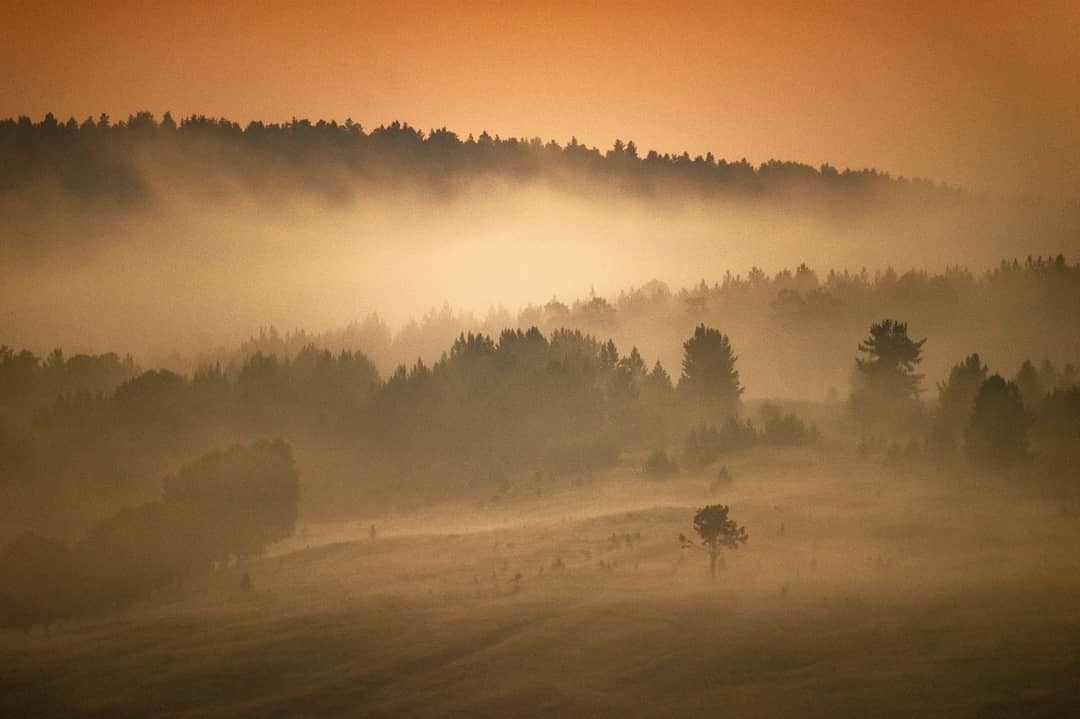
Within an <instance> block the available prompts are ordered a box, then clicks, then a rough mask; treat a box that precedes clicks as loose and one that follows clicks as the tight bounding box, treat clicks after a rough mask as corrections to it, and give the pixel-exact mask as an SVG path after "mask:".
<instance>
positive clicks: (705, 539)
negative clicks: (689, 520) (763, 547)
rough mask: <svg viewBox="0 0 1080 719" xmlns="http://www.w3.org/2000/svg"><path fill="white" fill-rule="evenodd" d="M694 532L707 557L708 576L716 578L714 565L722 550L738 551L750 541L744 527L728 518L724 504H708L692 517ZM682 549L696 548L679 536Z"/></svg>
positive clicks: (682, 536) (684, 536)
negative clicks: (699, 539)
mask: <svg viewBox="0 0 1080 719" xmlns="http://www.w3.org/2000/svg"><path fill="white" fill-rule="evenodd" d="M694 531H695V532H697V535H698V537H700V538H701V547H702V548H704V551H706V552H707V553H708V555H709V576H711V577H715V576H716V564H717V560H718V559H719V558H720V550H722V549H738V548H739V545H740V544H746V542H747V541H748V540H749V539H750V537H749V535H748V534H747V533H746V528H745V527H740V526H739V525H738V524H736V523H735V520H733V519H731V518H730V517H728V506H727V505H726V504H710V505H708V506H706V507H702V508H701V509H699V510H698V512H697V514H695V515H694ZM679 542H680V543H681V544H682V546H683V548H688V547H697V545H696V544H694V543H693V542H691V541H690V540H689V539H688V538H687V537H686V535H683V534H680V535H679Z"/></svg>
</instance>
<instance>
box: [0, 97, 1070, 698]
mask: <svg viewBox="0 0 1080 719" xmlns="http://www.w3.org/2000/svg"><path fill="white" fill-rule="evenodd" d="M0 157H2V158H3V159H4V160H5V162H4V164H3V165H2V166H0V216H2V218H3V222H4V224H5V226H6V229H5V230H3V236H2V240H0V241H2V245H0V285H2V287H0V320H2V321H0V715H2V716H11V717H51V716H56V717H61V716H62V717H82V716H87V717H148V716H175V717H180V716H184V717H187V716H206V717H235V716H250V717H271V716H281V717H297V716H342V715H349V716H364V717H403V716H406V717H419V716H440V717H441V716H461V717H506V716H605V717H607V716H611V717H631V716H656V717H659V716H688V715H697V714H703V713H707V712H715V713H719V712H726V713H728V714H731V715H734V716H769V717H773V716H795V715H798V716H822V717H835V716H853V717H854V716H867V715H870V716H895V717H912V716H942V717H956V716H971V717H1012V716H1024V717H1041V716H1045V717H1057V716H1072V715H1076V713H1077V712H1078V711H1080V680H1078V678H1080V601H1078V599H1080V553H1078V552H1077V548H1078V547H1080V483H1078V477H1080V473H1078V466H1080V264H1077V262H1076V261H1075V251H1076V245H1075V241H1076V237H1077V235H1076V228H1077V227H1080V222H1078V218H1080V213H1078V212H1077V211H1076V207H1075V206H1074V205H1055V204H1053V203H1049V202H1047V203H1043V202H1036V201H1034V200H1032V201H1019V200H1016V201H1014V200H1009V201H1001V202H996V201H994V200H992V199H988V198H986V197H980V196H975V195H971V194H968V193H966V192H964V191H962V190H959V189H957V188H952V187H947V186H944V185H938V184H935V183H932V182H928V181H923V180H908V179H903V178H894V177H891V176H889V175H887V174H885V173H879V172H876V171H869V170H861V171H851V170H837V169H836V168H833V167H831V166H829V165H823V166H820V167H811V166H809V165H802V164H798V163H783V162H768V163H763V164H761V165H759V166H754V165H751V164H749V163H748V162H746V161H745V160H741V161H737V162H727V161H725V160H722V159H717V158H715V157H713V156H712V155H711V154H710V155H708V156H706V157H701V156H698V157H695V158H691V157H690V155H689V154H688V153H684V154H683V155H678V154H675V155H671V154H665V155H659V154H657V153H656V152H650V153H647V154H646V153H639V152H638V150H637V148H636V146H634V144H633V143H632V142H630V143H623V142H621V141H618V142H616V143H615V145H614V146H613V148H612V149H611V150H610V151H605V152H602V151H600V150H597V149H595V148H589V147H586V146H585V145H583V144H580V143H579V142H578V141H577V140H576V139H574V140H572V141H571V142H570V143H568V144H566V145H559V144H557V143H554V142H549V143H544V142H541V141H540V140H526V139H522V140H518V139H502V138H499V137H498V136H496V137H491V136H489V135H488V134H487V133H484V134H482V135H480V136H479V137H478V138H473V137H472V136H469V137H468V139H462V138H460V137H458V136H457V135H456V134H455V133H453V132H450V131H448V130H446V129H445V128H444V129H442V130H432V131H431V132H428V133H425V132H423V131H421V130H417V129H415V128H412V127H410V126H409V125H407V124H405V125H403V124H400V123H393V124H391V125H386V126H381V127H378V128H376V129H374V130H371V131H365V130H364V129H363V128H361V127H360V126H359V125H358V124H355V123H353V122H352V121H351V120H350V121H348V122H347V123H345V124H340V125H339V124H338V123H336V122H335V123H327V122H321V121H320V122H318V123H311V122H308V121H306V120H295V119H294V120H293V121H292V122H290V123H283V124H263V123H257V122H253V123H251V124H249V125H247V126H246V127H243V128H242V127H241V126H240V125H238V124H236V123H233V122H230V121H227V120H223V119H222V120H216V119H208V118H205V117H201V116H199V117H197V116H192V117H190V118H186V119H184V120H181V121H180V122H179V123H178V122H176V121H174V120H173V118H172V117H171V116H169V115H166V116H165V117H164V118H163V119H161V120H157V119H156V118H155V117H154V116H152V115H150V114H149V113H139V114H137V115H133V116H131V117H129V118H128V119H127V120H126V121H121V122H118V123H114V122H112V121H111V120H110V119H109V118H108V117H107V116H101V117H99V118H97V119H88V120H86V121H85V122H76V121H75V120H71V121H69V122H67V123H64V122H59V121H57V120H56V119H55V118H54V117H53V116H52V115H49V116H47V117H46V119H45V120H43V121H41V122H37V123H35V122H32V121H30V120H29V119H28V118H20V119H18V120H6V121H0Z"/></svg>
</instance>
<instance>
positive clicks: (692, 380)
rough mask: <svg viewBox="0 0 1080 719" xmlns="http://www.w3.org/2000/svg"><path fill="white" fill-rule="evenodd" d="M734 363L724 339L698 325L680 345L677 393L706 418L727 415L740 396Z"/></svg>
mask: <svg viewBox="0 0 1080 719" xmlns="http://www.w3.org/2000/svg"><path fill="white" fill-rule="evenodd" d="M737 359H738V357H736V356H735V352H734V350H733V349H732V347H731V340H730V339H729V338H728V336H727V335H725V334H721V333H720V331H719V330H716V329H713V328H712V327H706V326H705V325H704V324H700V325H698V326H697V327H696V328H694V334H693V336H692V337H691V338H690V339H688V340H686V342H684V343H683V371H682V377H680V378H679V390H680V391H681V392H685V393H686V394H687V395H688V396H690V397H692V398H694V399H695V400H696V401H697V402H698V403H700V405H701V406H702V408H704V409H705V410H706V412H707V414H713V413H715V412H716V411H722V412H730V411H731V410H733V409H734V408H735V406H736V405H737V404H738V402H739V397H740V395H742V393H743V388H742V386H741V385H740V384H739V371H738V370H737V369H735V361H736V360H737Z"/></svg>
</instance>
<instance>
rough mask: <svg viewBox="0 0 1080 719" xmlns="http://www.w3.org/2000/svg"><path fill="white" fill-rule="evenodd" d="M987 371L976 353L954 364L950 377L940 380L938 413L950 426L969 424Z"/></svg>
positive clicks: (958, 426) (960, 426)
mask: <svg viewBox="0 0 1080 719" xmlns="http://www.w3.org/2000/svg"><path fill="white" fill-rule="evenodd" d="M987 372H988V370H987V368H986V365H984V364H983V363H982V360H981V359H979V355H978V353H975V354H971V355H968V356H967V357H966V358H964V361H963V362H961V363H960V364H956V365H953V367H952V369H950V370H949V378H948V379H947V380H945V381H944V382H938V386H937V388H938V414H939V417H940V418H941V420H942V421H943V422H944V423H945V424H946V425H947V426H948V427H949V428H962V427H963V426H964V425H966V424H967V421H968V418H969V417H970V415H971V408H972V407H973V406H974V405H975V397H977V396H978V394H979V388H980V387H982V384H983V382H985V381H986V376H987Z"/></svg>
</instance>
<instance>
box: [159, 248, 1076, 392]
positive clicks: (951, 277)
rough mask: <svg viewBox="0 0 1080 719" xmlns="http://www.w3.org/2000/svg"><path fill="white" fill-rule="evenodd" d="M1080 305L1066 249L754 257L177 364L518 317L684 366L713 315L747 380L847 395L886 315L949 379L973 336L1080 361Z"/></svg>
mask: <svg viewBox="0 0 1080 719" xmlns="http://www.w3.org/2000/svg"><path fill="white" fill-rule="evenodd" d="M1076 307H1080V265H1078V264H1075V263H1071V262H1068V261H1066V259H1065V258H1064V257H1063V256H1060V255H1059V256H1055V257H1049V258H1046V257H1028V258H1026V259H1024V260H1017V259H1013V260H1008V261H1004V260H1003V261H1001V262H1000V264H999V265H997V266H996V267H993V268H991V269H989V270H987V271H984V272H979V273H976V272H972V271H970V270H967V269H965V268H962V267H949V268H946V269H944V270H943V271H941V272H937V273H932V272H928V271H925V270H909V271H906V272H898V271H896V270H894V269H892V268H886V269H884V270H881V271H876V272H869V271H867V270H860V271H855V272H852V271H848V270H832V271H829V272H828V273H825V274H824V275H819V273H818V272H816V271H815V270H813V269H812V268H810V267H808V266H807V265H805V264H802V265H799V266H798V267H796V268H795V269H794V270H781V271H778V272H775V273H771V274H767V273H766V272H764V271H763V270H762V269H760V268H757V267H755V268H752V269H751V270H750V271H749V272H748V273H745V274H727V275H725V276H724V278H723V279H722V280H720V281H718V282H714V283H711V284H707V283H705V282H702V283H700V284H698V285H696V286H693V287H688V288H684V289H680V290H672V289H671V288H669V287H668V286H667V285H666V284H664V283H662V282H657V281H653V282H649V283H647V284H645V285H642V286H641V287H638V288H635V289H632V290H627V291H623V292H620V293H619V294H618V295H617V296H615V297H611V298H605V297H602V296H599V295H595V294H592V295H589V296H587V297H584V298H581V299H578V300H574V301H565V302H564V301H560V300H559V299H555V298H553V299H552V300H550V301H549V302H547V303H544V304H542V305H530V306H527V307H525V308H523V309H522V310H520V311H519V312H517V313H513V314H512V313H510V312H508V311H506V310H501V309H500V310H494V311H492V312H490V313H489V314H488V315H487V316H486V317H476V316H473V315H471V314H468V313H456V312H454V311H452V310H451V309H450V308H449V307H446V306H444V307H442V308H439V309H436V310H433V311H431V312H429V313H428V314H426V315H424V316H423V317H420V318H418V319H416V320H414V321H410V322H408V323H406V324H405V325H404V326H403V327H401V328H400V329H399V330H398V331H396V332H394V331H392V330H391V328H390V327H389V326H388V325H387V324H386V323H385V322H384V321H383V320H381V319H380V318H379V317H378V316H375V315H371V316H368V317H366V318H364V319H363V320H361V321H358V322H355V323H353V324H350V325H348V326H346V327H343V328H341V329H338V330H334V331H330V332H325V333H319V334H314V333H309V332H304V331H303V330H299V331H296V332H293V333H282V332H279V331H278V330H276V329H274V328H272V327H271V328H267V329H265V330H263V331H261V332H260V333H259V334H257V335H255V336H253V337H251V338H250V339H249V340H248V341H246V342H244V343H243V344H242V345H241V346H240V347H239V348H238V349H235V350H232V351H227V352H226V351H221V352H213V353H207V354H204V355H202V356H200V357H197V358H194V359H193V360H192V361H190V362H187V363H184V364H182V365H178V366H177V367H175V368H174V369H177V370H179V371H184V372H191V371H193V370H194V369H195V368H196V367H198V366H202V365H207V364H214V363H220V364H221V365H222V366H223V367H225V368H226V369H230V368H231V371H235V369H236V367H238V366H239V364H240V363H242V362H243V361H244V360H246V359H247V358H248V357H250V356H251V355H253V354H254V353H256V352H262V353H263V354H267V355H271V354H272V355H277V356H278V357H291V356H294V355H296V354H297V353H298V352H299V351H300V350H301V349H303V348H304V347H306V346H308V345H311V344H314V345H316V346H318V347H324V348H327V349H330V350H332V351H335V352H337V351H341V350H362V351H363V352H364V354H365V355H366V356H367V357H369V358H370V359H371V361H372V362H373V363H375V365H376V366H377V367H378V368H379V370H380V372H382V373H383V374H384V375H387V374H390V373H391V372H393V371H394V369H395V368H396V367H397V365H399V364H401V363H403V362H404V363H412V362H415V360H416V358H417V357H423V358H424V359H425V361H427V362H429V363H431V362H434V361H435V360H437V359H438V358H439V356H440V354H441V353H442V352H443V351H444V349H445V348H446V347H447V346H448V345H449V344H450V343H451V342H453V341H454V339H455V338H456V337H457V336H458V334H459V333H460V332H462V331H466V332H468V331H471V332H473V333H480V334H488V335H492V336H497V335H498V333H499V332H501V330H502V329H503V328H505V327H520V328H523V329H524V328H528V327H532V326H535V327H538V328H539V329H540V330H541V331H543V332H545V333H550V332H553V331H555V330H557V329H559V328H561V327H575V328H579V329H581V330H582V331H583V332H586V333H588V334H592V335H594V336H599V337H610V338H611V339H613V340H614V341H615V343H616V344H618V345H620V346H632V345H636V346H637V347H638V349H639V351H640V352H642V353H644V354H647V355H650V356H651V357H655V358H658V359H660V360H661V361H662V362H663V363H664V365H665V366H669V367H673V366H678V365H677V363H678V362H680V361H681V355H680V353H679V350H680V348H681V346H682V343H683V341H684V340H685V339H686V337H687V336H688V335H689V334H691V333H692V332H693V331H694V328H695V327H696V326H698V325H700V324H705V325H707V326H712V327H723V328H724V332H725V333H727V334H728V335H729V336H731V337H736V338H738V344H739V355H740V357H741V358H742V364H741V372H742V379H743V380H744V381H747V382H749V383H750V384H752V385H753V386H754V387H755V389H756V390H757V392H758V393H759V394H762V393H764V394H768V395H772V396H784V397H795V398H801V399H809V398H816V399H820V398H821V397H823V396H824V393H825V390H826V389H827V388H830V387H832V388H835V389H836V390H837V392H838V393H839V392H840V391H841V390H843V389H844V388H846V387H848V386H849V384H850V382H851V380H852V375H851V370H850V353H851V344H850V342H851V338H852V337H854V336H859V335H861V334H862V333H863V332H864V331H865V330H866V328H867V327H868V326H869V325H870V324H871V323H873V322H876V321H878V320H880V319H881V318H882V317H902V318H904V321H905V322H907V323H909V324H911V325H912V326H917V327H919V328H921V332H922V333H923V335H924V336H925V335H932V336H933V338H934V341H933V342H932V343H931V344H930V346H928V348H927V353H926V357H925V361H924V363H923V365H922V371H923V372H924V373H925V374H927V375H928V376H929V377H930V378H932V379H933V380H937V379H942V378H944V377H945V376H946V375H947V373H948V371H949V367H950V366H951V363H952V361H954V358H955V357H956V356H963V355H966V354H968V353H970V348H971V347H980V348H982V350H983V352H984V355H985V356H989V357H993V358H994V359H995V361H997V362H998V363H999V364H1001V365H1004V366H1010V365H1019V364H1020V363H1021V362H1023V360H1024V359H1025V358H1027V357H1031V356H1034V357H1039V358H1044V357H1045V358H1050V359H1053V360H1055V361H1058V362H1060V363H1066V362H1069V361H1073V360H1074V359H1075V358H1077V357H1080V313H1077V312H1076V311H1075V308H1076ZM809 388H813V389H812V391H811V390H809Z"/></svg>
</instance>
